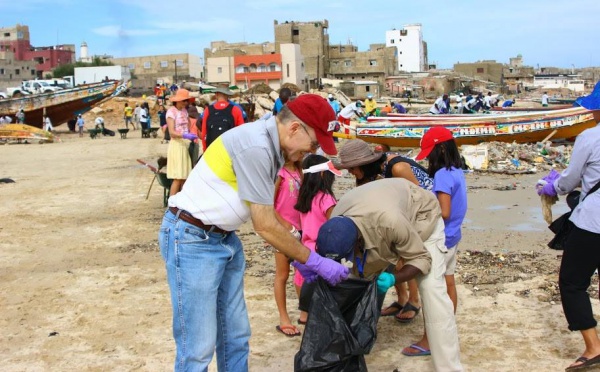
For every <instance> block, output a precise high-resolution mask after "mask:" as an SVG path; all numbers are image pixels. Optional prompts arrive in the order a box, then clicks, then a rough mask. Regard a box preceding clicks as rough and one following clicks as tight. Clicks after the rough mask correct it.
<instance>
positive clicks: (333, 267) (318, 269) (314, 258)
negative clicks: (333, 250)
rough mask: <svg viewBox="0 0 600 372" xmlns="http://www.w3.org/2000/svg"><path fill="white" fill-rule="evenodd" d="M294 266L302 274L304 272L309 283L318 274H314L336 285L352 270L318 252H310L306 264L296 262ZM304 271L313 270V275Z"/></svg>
mask: <svg viewBox="0 0 600 372" xmlns="http://www.w3.org/2000/svg"><path fill="white" fill-rule="evenodd" d="M302 266H304V267H302ZM294 267H295V268H297V269H298V270H300V274H302V276H303V277H304V280H306V281H307V282H308V283H310V282H311V281H314V280H315V279H316V276H315V275H314V274H316V275H318V276H320V277H321V278H323V279H325V281H326V282H327V283H329V284H331V285H336V284H338V283H339V282H341V281H342V280H346V278H348V274H349V273H350V270H348V268H347V267H346V266H344V265H342V264H341V263H339V262H336V261H334V260H332V259H330V258H325V257H322V256H321V255H319V254H318V253H316V252H310V256H308V260H307V261H306V263H305V264H304V265H302V264H301V263H295V264H294ZM304 272H307V274H308V272H312V275H311V274H308V276H307V275H304ZM309 276H310V278H309Z"/></svg>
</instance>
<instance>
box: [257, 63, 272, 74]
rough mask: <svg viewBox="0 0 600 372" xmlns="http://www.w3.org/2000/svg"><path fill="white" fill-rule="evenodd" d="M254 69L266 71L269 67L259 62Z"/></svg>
mask: <svg viewBox="0 0 600 372" xmlns="http://www.w3.org/2000/svg"><path fill="white" fill-rule="evenodd" d="M256 71H258V72H267V71H269V68H268V67H267V65H265V64H264V63H261V64H260V65H258V69H257V70H256Z"/></svg>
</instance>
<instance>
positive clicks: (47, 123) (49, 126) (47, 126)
mask: <svg viewBox="0 0 600 372" xmlns="http://www.w3.org/2000/svg"><path fill="white" fill-rule="evenodd" d="M44 129H45V130H47V131H48V132H52V129H54V128H53V127H52V122H51V121H50V118H49V117H48V116H47V115H44Z"/></svg>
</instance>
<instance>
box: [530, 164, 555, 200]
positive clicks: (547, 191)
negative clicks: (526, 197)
mask: <svg viewBox="0 0 600 372" xmlns="http://www.w3.org/2000/svg"><path fill="white" fill-rule="evenodd" d="M559 177H560V173H558V172H557V171H555V170H554V169H552V170H551V171H550V173H548V175H547V176H545V177H543V178H542V179H541V180H539V181H538V183H537V184H536V185H535V188H536V189H537V193H538V195H547V196H556V195H557V194H556V190H555V189H554V181H556V180H557V179H558V178H559Z"/></svg>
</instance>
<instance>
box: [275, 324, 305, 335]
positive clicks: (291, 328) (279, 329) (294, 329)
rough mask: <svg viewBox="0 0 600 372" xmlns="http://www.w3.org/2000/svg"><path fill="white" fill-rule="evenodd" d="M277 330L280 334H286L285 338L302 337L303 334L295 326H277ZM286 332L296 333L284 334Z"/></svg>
mask: <svg viewBox="0 0 600 372" xmlns="http://www.w3.org/2000/svg"><path fill="white" fill-rule="evenodd" d="M275 329H276V330H277V331H278V332H280V333H282V334H284V335H285V336H287V337H296V336H300V335H301V334H302V333H301V332H300V331H299V330H298V328H296V327H294V326H293V325H291V324H288V325H278V326H275ZM284 330H291V331H293V332H294V333H286V332H284Z"/></svg>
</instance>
